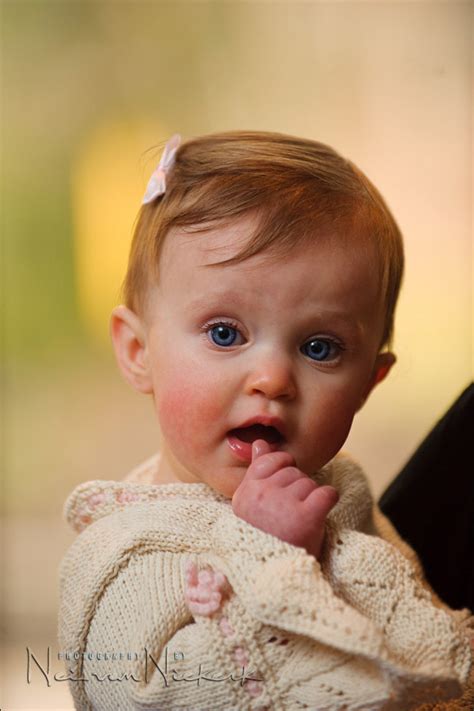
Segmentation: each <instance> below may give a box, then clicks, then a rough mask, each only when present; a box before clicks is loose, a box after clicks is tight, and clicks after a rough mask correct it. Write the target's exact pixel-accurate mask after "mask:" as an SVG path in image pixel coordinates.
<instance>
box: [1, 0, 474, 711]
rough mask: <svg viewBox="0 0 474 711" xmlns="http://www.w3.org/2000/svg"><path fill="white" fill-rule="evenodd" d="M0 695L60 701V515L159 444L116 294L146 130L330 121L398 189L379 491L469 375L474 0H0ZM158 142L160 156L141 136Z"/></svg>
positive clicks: (318, 127)
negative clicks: (115, 342) (128, 377)
mask: <svg viewBox="0 0 474 711" xmlns="http://www.w3.org/2000/svg"><path fill="white" fill-rule="evenodd" d="M1 11H2V30H1V31H2V71H1V82H2V94H3V133H2V139H1V148H2V158H3V160H2V179H3V180H2V204H3V210H2V232H3V234H4V237H5V240H4V247H3V255H4V261H3V269H2V272H3V284H4V287H3V292H2V295H3V299H4V309H3V312H4V317H3V336H4V339H3V354H4V366H3V369H2V383H3V389H4V393H3V395H4V398H3V401H4V407H3V412H4V425H3V433H4V436H3V444H4V449H3V457H2V462H3V464H4V470H5V476H4V484H3V500H2V529H3V534H4V535H3V554H4V555H3V563H2V573H3V575H2V604H3V614H2V620H3V623H2V624H3V630H2V632H3V635H2V636H3V640H4V645H3V656H4V658H3V664H2V671H3V679H2V682H1V688H2V693H3V697H2V701H1V705H2V708H4V709H8V710H9V711H10V710H11V709H60V708H62V709H71V708H72V703H71V702H70V701H69V696H68V692H67V689H66V688H65V683H64V682H62V683H61V682H55V681H52V682H51V686H50V687H49V688H48V686H47V684H46V680H45V678H44V676H43V675H42V673H41V672H40V671H39V668H38V667H37V666H35V665H33V668H32V670H31V677H30V683H28V680H27V674H26V670H27V652H26V648H27V647H29V648H30V650H31V651H32V652H33V653H34V654H35V655H36V657H37V659H38V661H39V662H40V663H43V666H44V665H45V661H46V654H47V648H48V646H49V647H50V648H51V655H52V661H51V671H52V672H61V671H62V665H61V664H59V663H58V662H55V661H54V655H55V654H57V651H58V648H57V642H56V610H57V593H56V588H57V566H58V563H59V560H60V558H61V556H62V554H63V552H64V551H65V549H66V548H67V546H68V545H69V544H70V543H71V541H72V540H73V538H74V537H73V535H72V533H71V532H69V531H68V530H67V528H66V526H65V524H64V523H63V522H62V519H61V508H62V504H63V501H64V499H65V497H66V496H67V494H68V493H69V492H70V490H71V489H72V488H73V487H74V486H75V485H76V484H78V483H79V482H82V481H85V480H87V479H93V478H121V477H122V476H123V475H124V474H125V473H126V472H127V470H128V469H130V468H131V467H133V466H134V465H136V464H137V463H139V462H140V461H141V460H143V459H145V458H147V457H148V456H150V455H151V454H152V453H153V452H154V451H155V449H156V425H155V422H154V419H153V413H152V408H151V403H150V402H149V400H148V399H147V398H145V397H144V396H139V395H137V394H135V393H134V392H132V391H131V389H129V388H128V386H126V385H125V383H124V382H122V380H121V378H120V376H119V374H118V371H117V368H116V366H115V363H114V361H113V358H112V352H111V347H110V345H109V338H108V315H109V312H110V310H111V308H112V307H113V306H114V305H115V304H116V303H118V300H119V292H120V286H121V281H122V279H123V276H124V272H125V266H126V260H127V251H128V246H129V243H130V237H131V232H132V227H133V222H134V220H135V217H136V213H137V210H138V207H139V204H140V200H141V197H142V194H143V192H144V189H145V186H146V183H147V181H148V177H149V175H150V173H151V172H152V171H153V169H154V167H155V159H154V158H153V153H150V152H147V149H149V148H150V147H151V146H156V144H160V143H161V142H162V141H164V140H166V139H167V138H168V137H169V136H170V135H171V134H172V133H175V132H179V133H181V134H182V135H183V137H184V138H188V137H191V136H195V135H198V134H202V133H208V132H213V131H219V130H228V129H262V130H274V131H282V132H287V133H291V134H296V135H302V136H306V137H309V138H315V139H317V140H320V141H323V142H326V143H329V144H330V145H332V146H334V147H335V148H336V149H338V150H339V151H340V152H341V153H343V154H344V155H346V156H348V157H350V158H351V159H352V160H353V161H354V162H356V163H357V164H358V165H359V166H360V167H361V168H362V169H363V170H364V171H365V172H366V173H367V175H368V176H369V177H370V178H371V179H372V180H373V182H374V183H375V184H376V185H377V187H378V188H379V189H380V190H381V192H382V194H383V195H384V196H385V198H386V200H387V202H388V204H389V206H390V207H391V209H392V210H393V212H394V214H395V216H396V218H397V220H398V222H399V225H400V227H401V229H402V231H403V233H404V236H405V244H406V257H407V269H406V276H405V283H404V287H403V292H402V296H401V300H400V304H399V309H398V318H397V328H396V337H395V348H394V349H395V352H396V353H397V354H398V363H397V365H396V368H395V369H394V370H393V371H392V374H391V375H390V378H389V379H388V381H387V382H386V383H384V384H383V386H381V387H380V389H379V390H376V391H375V393H374V394H373V396H372V398H371V400H370V401H369V402H368V404H367V405H366V406H365V408H364V409H363V411H362V412H361V413H360V414H359V415H358V418H357V420H356V422H355V424H354V428H353V431H352V433H351V435H350V438H349V440H348V442H347V446H346V449H347V450H348V451H350V452H351V453H352V454H353V455H354V456H355V457H356V458H357V459H358V460H359V461H360V462H361V463H362V465H363V467H364V468H365V470H366V471H367V473H368V476H369V478H370V481H371V483H372V487H373V491H374V494H375V495H376V496H379V495H380V493H381V492H382V491H383V489H384V488H385V486H386V485H387V484H388V483H389V482H390V481H391V480H392V478H393V477H394V476H395V475H396V473H397V472H398V471H399V469H400V468H401V466H402V465H403V464H404V462H405V461H406V460H407V458H408V457H409V456H410V454H411V453H412V452H413V450H414V449H415V448H416V446H417V445H418V443H419V442H420V441H421V440H422V438H423V437H424V435H425V434H426V433H427V432H428V431H429V429H430V428H431V427H432V425H433V424H434V423H435V421H436V420H437V418H438V417H440V416H441V415H442V414H443V412H444V411H445V410H446V409H447V408H448V406H449V405H450V404H451V403H452V401H453V400H454V399H455V398H456V397H457V396H458V395H459V393H460V392H461V390H462V389H463V388H464V387H465V386H466V385H467V384H468V382H469V381H470V380H471V379H472V369H473V365H472V242H471V230H472V222H471V219H472V203H471V190H472V163H471V152H472V145H471V140H472V135H471V131H472V105H471V86H472V63H471V47H472V15H473V5H472V3H470V2H455V1H452V2H429V1H428V2H384V1H383V0H376V1H374V2H339V1H336V0H335V1H328V2H318V1H313V2H310V1H309V2H295V1H293V2H290V1H287V2H284V1H280V2H271V1H264V0H262V1H258V0H253V1H247V2H244V1H242V2H234V1H232V0H231V1H227V2H224V1H223V0H222V1H215V2H206V1H199V2H198V1H196V2H189V1H188V2H186V1H174V2H160V1H159V0H154V1H153V0H148V1H143V0H128V1H121V0H108V1H100V0H87V1H82V0H63V1H60V0H57V1H46V0H34V1H30V0H21V1H20V2H16V1H15V0H3V1H2V3H1ZM155 155H156V154H155Z"/></svg>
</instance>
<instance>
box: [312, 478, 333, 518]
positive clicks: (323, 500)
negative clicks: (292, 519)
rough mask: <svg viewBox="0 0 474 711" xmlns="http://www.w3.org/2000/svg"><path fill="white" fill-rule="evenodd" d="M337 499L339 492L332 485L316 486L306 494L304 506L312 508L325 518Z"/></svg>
mask: <svg viewBox="0 0 474 711" xmlns="http://www.w3.org/2000/svg"><path fill="white" fill-rule="evenodd" d="M338 501H339V494H338V492H337V490H336V489H335V488H334V487H333V486H328V485H325V486H318V487H317V488H316V489H315V490H314V491H312V492H311V493H310V494H308V496H307V498H306V499H305V501H304V504H305V506H309V507H311V508H312V509H313V511H314V512H315V513H317V515H318V516H321V518H326V516H327V515H328V513H329V512H330V510H331V509H332V508H333V507H334V506H335V505H336V504H337V502H338Z"/></svg>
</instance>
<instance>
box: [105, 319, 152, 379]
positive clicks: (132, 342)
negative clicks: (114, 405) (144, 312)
mask: <svg viewBox="0 0 474 711" xmlns="http://www.w3.org/2000/svg"><path fill="white" fill-rule="evenodd" d="M110 335H111V337H112V343H113V346H114V350H115V357H116V358H117V363H118V366H119V368H120V370H121V371H122V374H123V376H124V378H125V380H126V381H127V382H128V383H130V385H132V387H134V388H135V390H138V391H139V392H141V393H151V392H153V387H152V380H151V374H150V369H149V364H148V349H147V342H146V330H145V328H144V325H143V322H142V321H141V320H140V318H139V317H138V316H137V315H136V314H135V313H134V312H133V311H131V310H130V309H128V308H127V307H126V306H117V307H116V308H115V309H114V310H113V311H112V316H111V318H110Z"/></svg>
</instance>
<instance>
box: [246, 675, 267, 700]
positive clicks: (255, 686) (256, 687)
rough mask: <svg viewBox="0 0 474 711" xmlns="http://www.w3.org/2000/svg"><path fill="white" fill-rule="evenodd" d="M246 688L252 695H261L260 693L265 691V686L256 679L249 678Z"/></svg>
mask: <svg viewBox="0 0 474 711" xmlns="http://www.w3.org/2000/svg"><path fill="white" fill-rule="evenodd" d="M245 688H246V689H247V691H248V692H249V694H250V696H254V697H255V696H260V694H261V693H262V691H263V687H262V685H261V683H260V682H259V681H254V680H253V679H249V680H248V681H247V682H246V684H245Z"/></svg>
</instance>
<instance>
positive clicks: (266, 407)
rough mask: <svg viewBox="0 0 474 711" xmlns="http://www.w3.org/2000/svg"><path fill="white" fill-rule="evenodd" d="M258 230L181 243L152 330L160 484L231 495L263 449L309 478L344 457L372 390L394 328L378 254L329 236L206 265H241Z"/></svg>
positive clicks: (163, 276) (188, 237) (240, 226)
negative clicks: (282, 252) (262, 442)
mask: <svg viewBox="0 0 474 711" xmlns="http://www.w3.org/2000/svg"><path fill="white" fill-rule="evenodd" d="M253 227H254V223H253V221H252V219H251V218H246V219H241V220H239V221H237V222H236V223H234V224H233V225H232V226H228V227H225V228H219V229H215V230H213V231H211V232H208V233H203V234H189V233H184V232H182V231H177V230H175V231H173V232H172V233H170V234H169V235H168V236H167V238H166V241H165V244H164V248H163V253H162V257H161V263H160V283H159V286H158V287H156V288H155V290H154V291H153V292H152V293H151V294H150V295H149V296H150V298H149V306H148V312H147V319H146V322H145V323H146V326H145V332H146V351H145V352H146V356H147V363H148V368H149V372H150V378H151V383H152V385H151V387H152V390H153V395H154V403H155V409H156V414H157V416H158V420H159V423H160V427H161V432H162V448H161V451H162V470H161V475H162V476H163V479H165V480H168V481H169V480H181V481H186V482H199V481H201V482H206V483H207V484H209V485H210V486H212V487H213V488H214V489H215V490H217V491H219V492H221V493H223V494H224V495H226V496H228V497H231V496H232V495H233V493H234V491H235V490H236V488H237V487H238V485H239V484H240V482H241V481H242V478H243V476H244V474H245V472H246V469H247V467H248V465H249V463H250V461H251V447H252V441H254V440H255V439H259V438H262V439H266V440H267V441H268V442H269V443H270V444H271V447H272V448H273V449H275V450H277V449H278V450H285V451H287V452H290V453H291V454H292V455H293V457H294V459H295V461H296V464H297V466H298V467H299V468H300V469H301V470H302V471H304V472H306V473H311V472H314V471H316V470H317V469H319V468H320V467H321V466H323V465H324V464H326V463H327V462H328V461H329V460H330V459H331V458H332V457H333V456H334V455H335V454H336V453H337V452H338V450H339V449H340V448H341V446H342V445H343V443H344V441H345V439H346V437H347V435H348V433H349V430H350V427H351V424H352V420H353V417H354V415H355V413H356V411H357V410H358V409H359V407H360V406H361V404H362V403H363V401H364V399H365V397H366V396H367V394H368V392H369V391H370V389H371V387H372V385H373V383H374V379H375V377H376V373H377V370H378V366H379V360H378V359H379V358H380V356H378V350H379V343H380V338H381V334H382V329H383V308H382V305H381V304H380V298H379V293H378V282H377V278H376V276H374V273H375V272H376V270H374V268H373V264H374V260H375V257H374V255H371V254H370V253H368V252H366V253H359V252H353V251H350V250H349V249H347V248H346V249H344V246H336V245H333V244H331V240H324V239H322V240H319V242H318V241H316V242H315V243H314V244H312V245H310V246H308V245H300V246H298V247H295V249H294V250H293V251H292V252H291V254H289V255H287V256H286V257H280V258H278V257H276V256H275V255H272V254H271V253H270V252H263V253H260V254H258V255H255V256H253V257H251V258H250V259H248V260H246V261H244V262H240V263H238V264H234V265H231V266H227V265H220V266H214V267H209V266H208V265H209V264H210V263H216V262H220V261H222V260H223V259H226V258H229V257H232V256H234V255H235V254H237V252H238V251H239V250H240V249H241V248H242V246H243V245H244V244H245V243H246V241H247V240H248V238H249V235H250V234H251V232H252V230H253Z"/></svg>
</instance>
